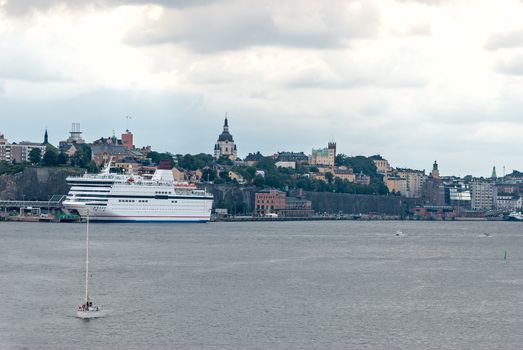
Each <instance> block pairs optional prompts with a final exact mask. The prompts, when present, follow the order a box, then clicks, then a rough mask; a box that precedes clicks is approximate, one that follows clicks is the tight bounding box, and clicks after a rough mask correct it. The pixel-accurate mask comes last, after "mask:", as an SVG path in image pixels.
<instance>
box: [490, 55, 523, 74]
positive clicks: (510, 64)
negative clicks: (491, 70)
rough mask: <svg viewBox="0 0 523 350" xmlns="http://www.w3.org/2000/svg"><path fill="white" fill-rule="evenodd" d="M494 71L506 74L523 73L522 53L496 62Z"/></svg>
mask: <svg viewBox="0 0 523 350" xmlns="http://www.w3.org/2000/svg"><path fill="white" fill-rule="evenodd" d="M496 72H498V73H502V74H507V75H523V55H517V56H514V57H512V58H510V59H508V60H505V61H502V62H500V63H498V65H497V66H496Z"/></svg>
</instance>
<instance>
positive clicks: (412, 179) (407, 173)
mask: <svg viewBox="0 0 523 350" xmlns="http://www.w3.org/2000/svg"><path fill="white" fill-rule="evenodd" d="M396 173H397V174H398V176H399V177H402V178H405V179H406V181H407V189H406V192H405V193H402V194H403V195H405V197H407V198H420V197H421V189H422V188H423V183H425V180H426V178H427V176H426V175H425V170H415V169H408V168H396Z"/></svg>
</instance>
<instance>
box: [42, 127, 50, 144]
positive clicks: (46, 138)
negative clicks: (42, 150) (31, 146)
mask: <svg viewBox="0 0 523 350" xmlns="http://www.w3.org/2000/svg"><path fill="white" fill-rule="evenodd" d="M48 144H49V136H48V135H47V129H45V134H44V143H42V145H44V146H45V145H48Z"/></svg>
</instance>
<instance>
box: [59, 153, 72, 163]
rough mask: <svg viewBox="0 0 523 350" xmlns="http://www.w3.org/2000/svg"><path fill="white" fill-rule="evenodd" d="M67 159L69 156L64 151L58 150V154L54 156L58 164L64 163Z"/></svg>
mask: <svg viewBox="0 0 523 350" xmlns="http://www.w3.org/2000/svg"><path fill="white" fill-rule="evenodd" d="M68 160H69V156H68V155H67V153H64V152H60V154H58V156H57V157H56V163H57V164H58V165H64V164H66V163H67V161H68Z"/></svg>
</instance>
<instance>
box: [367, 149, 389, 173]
mask: <svg viewBox="0 0 523 350" xmlns="http://www.w3.org/2000/svg"><path fill="white" fill-rule="evenodd" d="M369 159H370V160H372V162H373V163H374V165H376V172H377V173H378V174H386V173H388V172H389V171H391V167H390V164H389V161H388V160H386V159H385V158H383V157H382V156H380V155H379V154H376V155H374V156H370V157H369Z"/></svg>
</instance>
